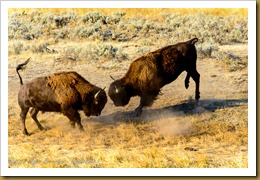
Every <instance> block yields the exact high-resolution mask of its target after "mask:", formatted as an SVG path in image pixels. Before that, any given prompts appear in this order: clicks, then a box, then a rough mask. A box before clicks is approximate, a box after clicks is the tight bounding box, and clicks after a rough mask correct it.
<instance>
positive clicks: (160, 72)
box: [108, 38, 200, 116]
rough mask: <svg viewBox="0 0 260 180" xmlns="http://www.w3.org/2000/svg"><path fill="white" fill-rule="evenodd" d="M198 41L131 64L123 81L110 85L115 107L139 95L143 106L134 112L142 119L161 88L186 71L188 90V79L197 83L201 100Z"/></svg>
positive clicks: (152, 54) (196, 91)
mask: <svg viewBox="0 0 260 180" xmlns="http://www.w3.org/2000/svg"><path fill="white" fill-rule="evenodd" d="M197 41H198V39H197V38H193V39H191V40H189V41H187V42H181V43H178V44H175V45H170V46H166V47H163V48H161V49H158V50H156V51H153V52H150V53H147V54H146V55H144V56H142V57H140V58H138V59H136V60H135V61H133V62H132V64H131V65H130V67H129V69H128V71H127V73H126V74H125V76H124V77H122V78H121V79H118V80H115V79H114V82H112V83H111V84H110V87H109V90H108V95H109V97H110V98H111V99H112V101H113V102H114V105H115V106H125V105H126V104H128V103H129V100H130V98H131V97H133V96H140V97H141V99H140V104H139V106H138V107H137V108H136V109H135V112H136V115H137V116H140V115H141V113H142V108H143V107H145V106H151V105H152V104H153V102H154V100H155V99H156V98H157V96H158V94H159V92H160V89H161V88H162V87H163V86H164V85H166V84H169V83H171V82H173V81H174V80H176V79H177V77H178V76H179V75H180V74H181V73H182V72H183V71H186V72H187V76H186V78H185V81H184V82H185V88H186V89H187V88H188V87H189V79H190V77H192V79H193V80H194V81H195V83H196V89H195V99H196V100H198V99H199V98H200V92H199V83H200V74H199V73H198V72H197V69H196V61H197V52H196V48H195V45H194V44H195V43H196V42H197Z"/></svg>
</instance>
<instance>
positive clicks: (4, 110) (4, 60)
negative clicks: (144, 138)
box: [1, 1, 256, 176]
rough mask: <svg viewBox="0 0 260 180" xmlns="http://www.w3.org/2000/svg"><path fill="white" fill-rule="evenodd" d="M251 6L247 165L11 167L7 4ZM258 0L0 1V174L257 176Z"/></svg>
mask: <svg viewBox="0 0 260 180" xmlns="http://www.w3.org/2000/svg"><path fill="white" fill-rule="evenodd" d="M84 7H85V8H91V7H93V8H94V7H95V8H248V12H249V16H248V17H249V19H248V29H249V32H250V33H248V37H249V40H248V68H249V70H248V73H249V74H248V75H249V78H248V79H249V81H248V86H249V87H250V88H248V91H249V95H248V98H249V99H248V107H249V108H248V111H249V113H248V129H250V130H249V131H248V132H249V136H248V138H249V148H248V168H228V169H225V168H207V169H205V168H196V169H193V168H163V169H161V168H148V169H145V168H140V169H139V168H131V169H128V168H122V169H121V168H120V169H119V168H101V169H100V168H98V169H94V168H93V169H88V168H77V169H74V168H62V169H60V168H54V169H51V168H50V169H46V168H44V169H42V168H34V170H33V171H32V169H31V168H8V128H7V127H8V105H7V104H8V16H7V14H8V8H84ZM255 65H256V2H255V1H231V2H230V1H220V2H219V1H178V2H176V1H132V2H130V1H109V2H107V1H73V2H70V1H48V2H44V1H26V2H25V1H10V2H8V1H1V176H46V175H47V176H256V67H255ZM173 153H174V152H173Z"/></svg>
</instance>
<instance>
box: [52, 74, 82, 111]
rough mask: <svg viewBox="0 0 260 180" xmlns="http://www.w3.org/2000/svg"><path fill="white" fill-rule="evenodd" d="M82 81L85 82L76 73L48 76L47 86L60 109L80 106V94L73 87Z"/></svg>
mask: <svg viewBox="0 0 260 180" xmlns="http://www.w3.org/2000/svg"><path fill="white" fill-rule="evenodd" d="M82 81H84V82H87V81H86V80H85V79H84V78H83V77H81V76H80V75H79V74H77V73H76V72H59V73H54V74H51V75H49V76H48V86H50V87H51V88H52V90H53V91H54V93H55V96H56V98H57V101H58V103H60V104H61V108H62V109H67V108H69V107H71V106H75V105H77V104H81V97H80V93H79V92H78V90H77V89H76V87H75V85H76V84H78V83H80V82H82Z"/></svg>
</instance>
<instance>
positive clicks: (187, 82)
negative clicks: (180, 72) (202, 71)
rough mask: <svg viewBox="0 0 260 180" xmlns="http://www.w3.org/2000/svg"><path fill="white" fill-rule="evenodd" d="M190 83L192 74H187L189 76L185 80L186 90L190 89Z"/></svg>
mask: <svg viewBox="0 0 260 180" xmlns="http://www.w3.org/2000/svg"><path fill="white" fill-rule="evenodd" d="M189 83H190V73H188V72H187V76H186V78H185V88H186V89H188V87H189Z"/></svg>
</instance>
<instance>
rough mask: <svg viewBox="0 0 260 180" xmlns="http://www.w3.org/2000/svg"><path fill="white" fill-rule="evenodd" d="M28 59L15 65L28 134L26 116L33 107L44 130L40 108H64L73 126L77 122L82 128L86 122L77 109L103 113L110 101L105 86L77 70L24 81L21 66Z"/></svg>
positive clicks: (20, 104)
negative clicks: (39, 117)
mask: <svg viewBox="0 0 260 180" xmlns="http://www.w3.org/2000/svg"><path fill="white" fill-rule="evenodd" d="M27 63H28V62H27ZM27 63H23V64H22V65H21V64H20V65H18V66H17V69H16V70H17V73H18V75H19V78H20V83H21V88H20V91H19V94H18V103H19V106H20V108H21V114H20V119H21V121H22V124H23V133H24V134H26V135H29V133H28V131H27V129H26V126H25V118H26V115H27V112H28V111H29V109H30V108H31V111H30V112H31V116H32V118H33V120H34V121H35V123H36V124H37V125H38V128H39V129H41V130H43V127H42V126H41V124H40V123H39V121H38V119H37V114H38V112H39V111H47V112H61V113H63V114H64V115H65V116H67V117H68V118H69V120H70V122H71V125H72V126H73V127H75V123H77V125H78V126H79V128H80V129H81V130H83V126H82V124H81V122H80V121H81V118H80V115H79V113H78V110H83V112H84V113H85V115H86V116H91V115H94V116H98V115H100V114H101V111H102V110H103V108H104V106H105V104H106V102H107V96H106V93H105V91H104V90H103V89H101V88H99V87H96V86H94V85H92V84H90V83H89V82H88V81H87V80H85V79H84V78H83V77H82V76H80V75H79V74H78V73H76V72H59V73H54V74H51V75H49V76H43V77H38V78H35V79H33V80H32V81H30V82H28V83H26V84H23V83H22V78H21V76H20V74H19V70H20V69H22V68H24V66H25V65H26V64H27Z"/></svg>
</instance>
